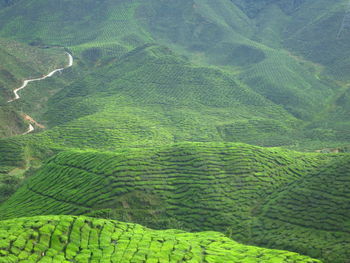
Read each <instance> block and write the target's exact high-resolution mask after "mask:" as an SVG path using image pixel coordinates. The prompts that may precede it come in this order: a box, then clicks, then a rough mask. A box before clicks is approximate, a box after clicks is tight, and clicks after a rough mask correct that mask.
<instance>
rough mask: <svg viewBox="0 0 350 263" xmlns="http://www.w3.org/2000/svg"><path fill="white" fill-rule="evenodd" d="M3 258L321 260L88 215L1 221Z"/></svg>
mask: <svg viewBox="0 0 350 263" xmlns="http://www.w3.org/2000/svg"><path fill="white" fill-rule="evenodd" d="M0 255H1V256H2V257H1V259H0V262H4V263H5V262H16V261H17V260H29V261H31V262H34V261H38V262H72V261H74V262H164V263H165V262H198V263H199V262H212V263H215V262H217V263H219V262H232V263H234V262H242V261H244V262H271V263H273V262H289V263H292V262H295V263H297V262H298V263H303V262H304V263H317V262H320V261H318V260H315V259H311V258H308V257H305V256H301V255H299V254H296V253H292V252H287V251H279V250H270V249H264V248H257V247H253V246H245V245H241V244H239V243H237V242H234V241H232V240H231V239H229V238H227V237H225V236H223V235H222V234H219V233H216V232H202V233H186V232H183V231H179V230H165V231H155V230H151V229H147V228H144V227H142V226H140V225H135V224H127V223H121V222H117V221H111V220H103V219H93V218H88V217H72V216H46V217H33V218H20V219H15V220H8V221H2V222H0Z"/></svg>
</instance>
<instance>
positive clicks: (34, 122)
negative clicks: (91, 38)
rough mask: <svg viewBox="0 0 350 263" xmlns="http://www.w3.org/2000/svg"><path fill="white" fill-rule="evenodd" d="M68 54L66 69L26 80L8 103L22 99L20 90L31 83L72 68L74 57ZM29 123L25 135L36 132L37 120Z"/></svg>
mask: <svg viewBox="0 0 350 263" xmlns="http://www.w3.org/2000/svg"><path fill="white" fill-rule="evenodd" d="M66 54H67V56H68V59H69V61H68V65H67V66H66V67H64V68H58V69H55V70H53V71H51V72H50V73H49V74H47V75H45V76H43V77H41V78H35V79H26V80H24V81H23V84H22V86H21V87H19V88H17V89H15V90H14V91H13V93H14V94H15V97H14V98H13V99H11V100H9V101H8V103H10V102H13V101H15V100H18V99H20V98H21V97H20V96H19V95H18V92H19V91H20V90H22V89H24V88H25V87H27V85H28V84H29V83H30V82H34V81H40V80H44V79H47V78H49V77H52V76H53V75H54V74H55V73H57V72H62V71H63V70H64V69H67V68H70V67H71V66H73V62H74V60H73V56H72V55H71V54H70V53H68V52H66ZM25 116H28V115H25ZM29 121H30V122H31V123H30V124H29V128H28V130H27V131H26V132H25V133H23V134H28V133H31V132H32V131H34V126H33V125H32V123H33V124H35V125H37V122H36V121H35V120H33V119H32V118H30V119H29ZM38 126H39V127H40V125H38Z"/></svg>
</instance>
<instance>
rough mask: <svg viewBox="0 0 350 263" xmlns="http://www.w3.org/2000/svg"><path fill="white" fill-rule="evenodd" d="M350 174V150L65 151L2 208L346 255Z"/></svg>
mask: <svg viewBox="0 0 350 263" xmlns="http://www.w3.org/2000/svg"><path fill="white" fill-rule="evenodd" d="M339 164H341V165H339ZM340 167H341V168H340ZM349 171H350V170H349V155H320V154H301V153H297V152H291V151H285V150H282V149H275V148H272V149H264V148H258V147H253V146H248V145H244V144H202V143H192V144H180V145H174V146H171V147H170V146H166V147H160V148H154V149H148V150H145V149H138V150H136V149H135V150H123V151H120V152H115V153H98V152H62V153H60V154H58V155H57V156H55V157H54V158H52V159H51V160H50V161H49V162H48V163H47V164H45V165H44V166H43V168H42V169H40V170H39V171H38V172H37V173H36V174H35V175H34V176H32V177H30V178H29V179H28V180H27V181H26V183H25V185H23V186H22V187H21V188H20V189H19V190H18V191H17V192H16V193H15V194H14V195H13V196H12V197H11V198H10V199H9V200H8V201H6V202H5V203H4V204H3V205H1V206H0V215H2V219H8V218H16V217H22V216H36V215H43V214H46V215H50V214H75V215H83V214H84V215H90V216H96V217H106V218H114V219H117V220H122V221H128V222H130V221H132V222H137V223H141V224H143V225H147V226H150V227H153V228H162V229H166V228H181V229H185V230H189V231H193V230H194V231H207V230H216V231H221V232H224V233H226V234H227V235H229V236H232V237H233V238H234V239H236V240H238V241H244V242H248V243H251V244H256V245H263V246H267V247H271V248H279V249H287V250H290V251H297V252H299V253H303V254H307V255H310V256H312V257H315V258H320V259H323V260H325V261H326V262H345V261H344V260H345V259H346V258H348V257H349V255H348V252H347V251H349V243H348V242H347V240H349V238H350V236H349V233H348V231H349V225H348V223H349V222H348V218H349V214H348V211H350V210H349V209H348V208H349V205H350V204H349V191H347V189H348V184H349V180H348V179H349V176H348V175H349ZM330 182H332V183H330ZM318 185H320V186H322V188H319V187H318ZM208 186H210V187H208ZM340 186H342V187H340ZM317 187H318V188H319V189H317ZM310 204H312V205H313V206H310ZM330 209H331V210H330ZM296 211H298V217H297V216H296V215H295V212H296ZM269 233H273V234H269ZM315 236H317V238H314V237H315ZM310 248H312V249H310Z"/></svg>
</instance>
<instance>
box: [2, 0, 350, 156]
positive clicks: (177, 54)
mask: <svg viewBox="0 0 350 263" xmlns="http://www.w3.org/2000/svg"><path fill="white" fill-rule="evenodd" d="M304 5H306V2H305V3H304V2H299V4H298V5H295V6H290V5H287V4H283V3H282V2H280V1H259V2H254V3H253V2H251V1H247V3H243V2H238V1H233V2H231V1H228V0H220V1H216V2H215V3H214V2H212V1H205V0H200V1H199V0H196V1H194V0H193V1H176V2H174V1H162V2H161V3H160V2H159V1H148V2H146V3H145V2H144V1H133V2H129V1H117V2H116V1H109V0H105V1H100V2H96V1H90V2H86V1H84V4H83V5H82V3H81V2H80V1H43V2H42V3H41V2H40V1H32V0H20V1H17V2H15V3H12V5H10V6H8V7H6V8H3V10H2V11H0V22H1V23H0V24H1V26H0V35H1V36H4V37H10V38H14V39H17V40H20V41H25V42H27V43H31V44H32V45H38V46H55V45H63V46H66V47H69V48H70V49H71V50H72V51H73V53H74V56H75V58H76V61H77V63H76V65H75V67H74V69H73V73H72V74H71V75H70V77H71V78H72V79H71V80H73V79H74V80H75V81H74V82H73V83H71V82H64V79H65V78H67V74H65V75H64V76H63V77H62V78H63V82H58V83H53V81H51V80H48V81H51V82H50V87H49V90H47V87H46V86H47V85H46V84H45V83H46V82H45V83H44V82H43V83H36V84H33V85H34V86H35V88H33V89H31V90H30V91H29V90H28V89H27V90H24V91H23V92H24V93H23V94H24V98H25V99H24V103H23V105H20V106H21V107H22V108H23V110H24V111H25V112H26V113H29V114H30V115H31V116H34V117H35V119H38V120H39V121H40V122H41V123H43V124H48V125H49V126H51V127H52V126H56V125H57V124H62V123H63V122H64V123H65V125H64V126H63V127H61V128H57V129H56V130H55V131H53V132H52V133H50V134H49V135H48V136H49V137H50V140H53V141H54V144H59V145H62V144H65V143H64V142H61V139H60V138H65V140H66V138H67V143H69V144H70V145H74V146H77V147H78V148H80V147H86V146H89V148H90V147H93V148H96V145H101V146H103V145H105V144H107V145H109V148H108V149H111V148H113V147H114V145H119V144H120V143H122V144H124V143H127V144H128V145H130V144H131V145H135V144H137V145H140V144H141V145H144V144H148V143H147V142H145V141H149V142H150V143H152V144H153V143H154V142H155V141H157V142H165V143H168V142H180V141H235V142H237V141H240V142H245V143H251V144H257V145H261V146H281V145H285V146H287V147H293V148H296V149H303V150H305V149H318V148H322V147H335V146H340V145H344V144H345V145H346V144H347V143H348V140H349V137H348V135H347V134H346V130H347V129H348V128H349V127H350V126H349V125H350V124H349V123H348V120H347V119H346V112H347V109H346V106H345V105H347V100H346V101H345V103H339V102H338V100H337V98H339V97H342V94H344V92H345V90H346V85H345V84H344V83H340V82H336V81H335V80H332V79H331V78H333V77H330V76H327V74H326V71H327V70H328V69H330V68H328V65H323V66H321V65H319V64H315V63H314V62H318V61H313V60H312V61H307V60H303V59H302V58H301V57H298V56H296V55H294V54H291V53H290V51H288V50H286V49H285V46H284V44H283V41H285V35H284V34H283V30H281V28H282V27H283V28H289V25H290V24H291V23H292V22H291V21H294V20H293V19H297V18H294V16H297V13H296V12H299V11H300V10H301V9H302V7H303V6H304ZM320 5H323V2H322V3H320ZM333 6H334V9H336V8H338V9H339V8H341V6H342V4H341V3H338V2H336V3H332V7H333ZM293 8H294V9H295V8H297V11H295V12H294V11H293V12H292V10H294V9H293ZM299 9H300V10H299ZM91 10H93V11H91ZM252 10H253V11H254V12H253V11H252ZM269 10H274V11H273V12H272V11H270V12H271V14H268V13H266V12H268V11H269ZM322 10H323V9H322ZM300 12H301V11H300ZM52 13H54V14H55V15H54V16H51V15H49V14H52ZM253 13H254V15H252V14H253ZM162 14H166V15H162ZM169 14H171V15H169ZM270 15H273V17H272V18H271V19H270V20H269V21H266V19H265V20H264V17H266V16H268V17H269V16H270ZM11 17H16V20H14V19H11ZM271 21H275V24H271ZM256 25H259V27H257V26H256ZM14 28H16V30H14ZM285 30H291V31H292V29H285ZM267 31H268V32H270V33H268V32H267ZM13 32H15V34H14V33H13ZM271 32H272V33H271ZM271 34H272V35H271ZM150 43H151V44H150ZM154 43H157V45H154ZM169 48H170V49H171V50H172V51H169V50H168V51H167V49H169ZM305 52H306V50H305ZM140 63H143V64H144V66H143V67H140V68H139V65H141V64H140ZM68 75H69V73H68ZM68 78H69V77H68ZM56 79H57V78H56ZM64 86H67V87H66V89H65V91H64V92H62V93H60V94H59V95H57V96H56V97H52V98H51V99H49V100H47V99H38V97H40V94H42V93H43V92H44V93H46V94H47V95H46V94H45V95H46V96H52V93H54V91H57V90H58V89H60V88H62V87H64ZM165 87H166V88H165ZM214 87H215V89H214ZM218 88H219V90H218ZM46 96H45V97H46ZM192 96H195V97H194V98H193V101H192ZM198 96H200V97H198ZM107 97H108V99H107ZM140 104H141V105H142V107H141V108H140ZM150 104H151V105H150ZM154 104H157V105H156V106H155V105H154ZM169 104H170V105H169ZM189 104H191V105H190V106H189ZM33 105H39V106H37V107H34V106H33ZM101 105H103V107H102V106H101ZM174 105H176V107H177V108H176V109H174ZM130 107H131V109H130ZM155 107H157V108H155ZM165 107H167V110H166V111H164V108H165ZM168 108H169V109H168ZM121 111H122V112H124V113H123V114H122V116H119V114H116V113H117V112H118V113H119V112H121ZM185 112H186V114H185ZM344 112H345V113H344ZM339 114H341V115H339ZM111 115H112V116H111ZM334 115H336V116H338V118H336V119H335V118H334ZM81 117H84V118H81ZM112 118H115V119H114V120H113V119H112ZM125 119H126V120H125ZM135 119H136V120H135ZM106 120H107V121H108V123H101V121H102V122H105V121H106ZM129 120H135V121H132V123H134V124H135V125H132V124H131V126H130V121H129ZM156 120H157V121H156ZM69 121H73V122H72V123H69ZM125 122H127V123H125ZM154 122H157V125H154ZM87 123H88V124H89V126H88V125H87ZM115 123H118V124H119V125H120V126H119V125H118V126H117V125H116V124H115ZM179 125H181V127H180V130H179V129H178V128H177V127H176V126H179ZM67 126H68V127H67ZM140 126H141V127H142V128H141V134H142V138H140V137H139V136H138V135H137V133H138V132H137V130H140V128H139V127H140ZM184 126H185V128H183V127H184ZM200 126H201V127H200ZM111 127H113V128H112V129H111ZM114 127H115V128H118V129H121V130H122V132H123V134H119V131H115V128H114ZM152 127H157V129H156V130H157V133H158V134H156V135H154V133H155V131H154V130H153V129H152ZM159 127H162V128H160V129H159ZM186 127H188V130H187V129H186ZM272 127H273V128H272ZM90 128H91V129H90ZM86 129H89V130H90V131H91V130H92V129H96V130H98V131H97V132H94V133H93V134H89V133H90V132H88V131H86ZM182 129H184V131H183V130H182ZM125 130H127V131H126V132H125ZM135 131H136V135H135V134H128V133H130V132H131V133H134V132H135ZM76 133H77V134H76ZM57 134H58V135H57ZM83 134H84V135H86V136H87V138H83V139H84V140H85V141H88V143H87V144H85V143H84V144H82V143H81V141H82V138H79V137H80V136H81V135H83ZM97 134H99V136H98V137H99V138H101V143H96V141H99V140H100V139H96V138H91V137H95V136H96V135H97ZM145 134H148V135H146V136H144V135H145ZM72 137H73V138H75V139H74V140H75V141H73V142H72V141H71V138H72ZM125 137H126V138H129V139H128V140H125ZM147 137H148V138H147ZM89 141H90V142H89ZM102 148H104V149H105V147H102Z"/></svg>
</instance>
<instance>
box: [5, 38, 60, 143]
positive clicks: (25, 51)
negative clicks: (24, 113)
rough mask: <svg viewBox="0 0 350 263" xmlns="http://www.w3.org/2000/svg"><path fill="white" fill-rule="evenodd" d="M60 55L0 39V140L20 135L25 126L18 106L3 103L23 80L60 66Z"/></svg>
mask: <svg viewBox="0 0 350 263" xmlns="http://www.w3.org/2000/svg"><path fill="white" fill-rule="evenodd" d="M62 55H63V52H62V51H60V50H57V49H46V50H45V49H39V48H35V47H31V46H27V45H24V44H21V43H18V42H15V41H9V40H5V39H0V60H1V65H0V137H7V136H13V135H16V134H19V133H23V132H24V131H26V130H27V126H28V125H26V124H25V123H24V121H23V118H22V117H21V115H20V114H19V111H18V107H17V109H16V107H15V106H14V105H9V104H7V101H8V100H9V99H11V98H13V96H14V95H13V92H12V91H13V90H14V89H15V88H18V87H20V86H21V84H22V81H23V80H24V79H25V78H30V77H38V76H41V75H43V73H47V72H49V71H50V70H52V69H54V68H57V67H60V66H62V65H64V64H63V63H64V62H63V61H64V60H63V58H62Z"/></svg>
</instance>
